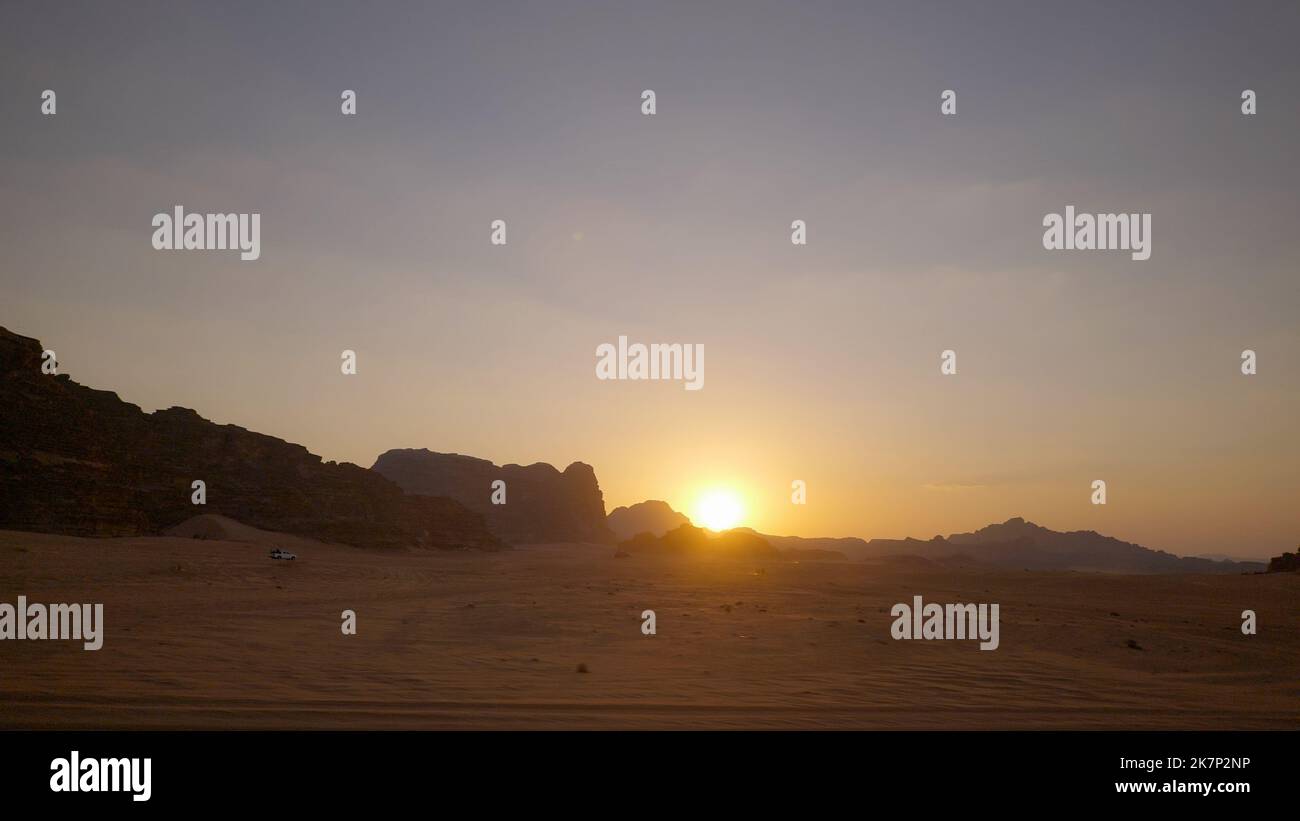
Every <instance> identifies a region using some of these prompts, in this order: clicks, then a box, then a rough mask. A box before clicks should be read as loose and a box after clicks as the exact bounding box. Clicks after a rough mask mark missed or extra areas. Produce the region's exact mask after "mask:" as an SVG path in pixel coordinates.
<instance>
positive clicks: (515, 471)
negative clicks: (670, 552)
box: [371, 449, 614, 544]
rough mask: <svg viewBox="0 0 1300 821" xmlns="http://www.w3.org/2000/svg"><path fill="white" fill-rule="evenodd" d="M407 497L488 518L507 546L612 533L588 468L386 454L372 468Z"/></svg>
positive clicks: (605, 538)
mask: <svg viewBox="0 0 1300 821" xmlns="http://www.w3.org/2000/svg"><path fill="white" fill-rule="evenodd" d="M371 469H372V470H374V471H375V472H377V473H380V474H382V475H384V476H386V477H388V478H389V479H392V480H393V481H394V482H396V483H397V484H398V485H400V486H401V487H402V489H403V490H405V491H406V492H407V493H412V494H421V495H434V496H449V497H451V498H453V499H455V500H456V501H458V502H460V503H462V504H464V505H465V506H466V507H468V508H469V509H470V510H473V511H475V512H477V513H480V514H482V515H483V516H484V518H486V519H487V523H488V527H489V528H490V529H491V530H492V532H493V533H494V534H496V535H497V536H499V537H501V538H502V539H505V540H506V541H508V542H514V543H516V544H521V543H525V542H599V543H604V544H610V543H613V541H614V534H613V533H612V532H611V531H610V529H609V527H608V526H606V524H605V498H604V496H603V495H601V492H600V485H599V484H598V483H597V482H596V472H595V471H594V470H592V468H591V466H590V465H586V464H583V463H582V462H574V463H573V464H571V465H569V466H568V467H567V468H565V469H564V472H563V473H561V472H560V471H559V470H556V469H555V468H554V467H552V466H551V465H548V464H545V463H542V462H539V463H537V464H533V465H527V466H523V465H503V466H497V465H494V464H492V463H491V462H489V461H487V460H486V459H475V458H474V457H472V456H462V455H460V454H458V453H435V452H433V451H430V450H424V449H420V450H411V449H404V450H390V451H388V452H387V453H384V454H382V455H380V457H379V459H378V460H376V461H375V465H374V467H373V468H371ZM497 479H501V480H503V481H504V482H505V483H506V503H505V504H502V505H494V504H492V482H493V481H495V480H497Z"/></svg>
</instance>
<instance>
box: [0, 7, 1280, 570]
mask: <svg viewBox="0 0 1300 821" xmlns="http://www.w3.org/2000/svg"><path fill="white" fill-rule="evenodd" d="M325 5H326V4H323V3H301V4H289V3H276V4H273V5H271V4H253V3H249V4H241V3H230V2H222V3H208V4H202V5H190V4H184V3H177V2H168V3H158V4H146V3H134V2H133V3H129V4H107V3H88V4H84V5H83V4H67V3H7V4H5V5H4V6H3V7H2V8H0V78H2V79H0V253H2V254H3V265H0V325H4V326H6V327H9V328H10V329H12V330H14V331H17V332H19V333H22V334H26V335H29V336H36V337H38V338H40V339H41V340H42V341H43V342H44V343H45V344H46V346H47V347H50V348H53V349H55V350H56V351H57V352H58V355H59V360H60V367H61V371H62V372H65V373H68V374H70V375H71V376H72V378H73V379H76V380H77V381H79V382H82V383H84V384H88V385H91V386H93V387H100V388H109V389H112V390H115V391H117V392H118V393H119V394H120V395H121V396H122V397H123V398H124V399H126V400H128V401H131V402H135V403H137V404H139V405H141V406H142V407H144V408H145V409H146V410H153V409H155V408H159V407H167V406H170V405H183V406H187V407H193V408H195V409H197V410H198V411H199V412H200V413H201V414H203V415H204V416H205V417H207V418H210V419H213V420H214V421H217V422H231V423H236V424H239V425H242V426H244V427H247V428H250V429H253V430H257V431H262V432H265V433H269V434H272V435H275V436H279V437H283V438H285V439H289V440H291V441H294V442H299V443H301V444H303V445H305V446H307V447H308V448H309V449H311V450H312V451H313V452H316V453H319V454H321V455H323V456H324V457H325V458H327V459H338V460H347V461H353V462H357V463H359V464H361V465H364V466H369V465H370V464H372V463H373V461H374V459H375V457H376V456H377V455H378V454H379V453H380V452H382V451H384V450H387V449H388V448H393V447H428V448H431V449H433V450H440V451H454V452H460V453H469V454H473V455H476V456H481V457H484V458H489V459H492V460H493V461H496V462H499V463H500V462H519V463H525V464H526V463H530V462H534V461H547V462H552V463H554V464H556V465H558V466H560V467H563V466H564V465H566V464H568V463H569V462H571V461H576V460H581V461H584V462H588V463H590V464H592V465H594V466H595V468H596V471H597V475H598V477H599V479H600V482H601V486H602V488H603V490H604V492H605V499H606V504H607V507H608V508H610V509H612V508H613V507H614V506H617V505H621V504H630V503H632V502H636V501H640V500H642V499H646V498H662V499H666V500H667V501H669V502H670V503H672V504H673V505H674V506H676V507H679V508H683V509H686V510H687V511H689V510H690V508H691V506H692V504H693V501H694V499H695V497H696V496H697V495H698V493H699V492H700V490H701V489H703V488H707V487H713V486H729V487H734V488H735V489H737V490H738V491H739V492H741V493H742V494H743V495H744V497H745V500H746V503H747V505H748V508H749V514H750V515H749V516H748V517H747V518H748V523H749V524H751V525H753V526H754V527H757V528H758V529H760V530H764V531H768V532H777V533H792V534H799V535H810V536H811V535H859V536H865V537H873V536H881V537H900V536H905V535H914V536H919V537H927V538H928V537H929V536H931V535H934V534H935V533H949V532H953V531H959V530H968V529H972V528H975V527H979V526H981V525H984V524H986V523H988V522H990V521H994V520H999V521H1000V520H1002V519H1005V518H1008V517H1010V516H1015V515H1021V516H1025V517H1026V518H1029V519H1032V520H1034V521H1037V522H1039V523H1041V524H1044V525H1047V526H1050V527H1053V528H1057V529H1095V530H1099V531H1101V532H1103V533H1108V534H1112V535H1116V536H1119V537H1121V538H1125V539H1129V540H1133V541H1139V542H1141V543H1143V544H1146V545H1148V546H1151V547H1156V548H1163V549H1167V550H1170V551H1173V552H1177V553H1185V554H1188V553H1226V554H1234V555H1246V556H1267V555H1272V554H1275V553H1277V552H1278V551H1280V550H1282V549H1294V547H1295V545H1296V543H1297V542H1300V503H1298V499H1300V361H1298V360H1300V332H1298V331H1297V321H1296V317H1297V308H1300V231H1298V230H1297V229H1298V227H1300V226H1298V225H1297V205H1298V204H1300V203H1298V200H1300V197H1298V195H1297V192H1300V158H1298V157H1297V154H1298V153H1300V147H1298V146H1300V139H1298V138H1297V135H1298V134H1300V131H1298V129H1297V125H1298V124H1300V114H1298V112H1300V48H1297V46H1296V43H1297V41H1298V39H1300V38H1298V37H1297V35H1298V34H1300V5H1298V4H1295V3H1278V4H1265V3H1226V2H1224V3H1184V2H1180V3H1161V4H1157V3H1114V4H1109V3H1107V4H1093V3H1076V2H1072V3H1016V4H990V3H969V2H954V3H950V4H940V3H922V2H900V3H892V4H882V5H878V6H877V5H867V4H863V3H835V4H824V3H791V2H780V3H755V2H744V3H708V2H690V3H680V4H666V3H645V2H637V3H617V4H615V3H585V4H572V3H559V2H536V3H527V4H524V3H520V4H503V3H493V2H482V3H464V4H457V5H455V6H452V5H450V4H409V5H408V4H396V3H365V4H362V3H349V4H346V6H345V7H344V8H343V9H342V10H337V11H330V10H326V8H325ZM47 88H49V89H53V90H55V91H56V92H57V94H58V111H57V114H56V115H55V116H53V117H45V116H42V115H41V113H40V95H41V92H42V90H44V89H47ZM949 88H951V89H953V90H955V91H956V92H957V115H956V116H955V117H944V116H942V115H941V114H940V111H939V103H940V93H941V92H942V91H943V90H944V89H949ZM1246 88H1249V89H1253V90H1255V91H1256V92H1257V94H1258V101H1259V102H1258V107H1259V113H1258V114H1256V115H1255V116H1253V117H1247V116H1243V115H1242V114H1241V113H1240V95H1241V91H1242V89H1246ZM343 89H355V90H356V91H357V94H358V114H357V116H355V117H345V116H343V115H342V114H341V113H340V110H339V106H340V99H339V95H340V92H341V91H342V90H343ZM643 89H654V90H655V92H656V93H657V97H658V99H657V104H658V111H657V113H656V114H655V115H654V116H652V117H647V116H643V115H642V114H641V112H640V105H641V98H640V95H641V92H642V90H643ZM177 204H181V205H184V206H185V207H186V208H187V209H188V210H191V211H204V212H206V211H222V212H258V213H260V214H261V215H262V237H261V243H262V257H261V259H260V260H258V261H256V262H241V261H240V260H239V258H238V255H237V254H233V253H226V252H206V253H204V252H166V251H155V250H153V248H152V247H151V244H150V238H151V236H152V228H151V226H150V220H151V218H152V217H153V215H154V214H155V213H158V212H162V211H170V210H171V208H172V207H173V206H175V205H177ZM1066 205H1075V206H1077V207H1078V208H1079V209H1080V210H1082V211H1091V212H1094V213H1096V212H1112V211H1124V212H1149V213H1151V214H1152V224H1153V228H1152V248H1153V251H1152V255H1151V259H1150V260H1149V261H1146V262H1134V261H1132V260H1130V258H1129V255H1128V254H1126V253H1122V252H1092V253H1078V252H1076V253H1067V252H1048V251H1045V250H1043V247H1042V233H1043V228H1042V219H1043V216H1044V214H1046V213H1048V212H1060V211H1062V210H1063V209H1064V207H1065V206H1066ZM494 219H504V220H506V221H507V223H508V226H509V229H508V230H509V234H508V237H509V244H508V245H506V246H504V247H494V246H492V245H490V244H489V241H488V236H489V228H488V226H489V224H490V223H491V221H492V220H494ZM794 219H803V220H806V221H807V223H808V238H809V239H808V244H807V246H804V247H796V246H793V245H792V244H791V243H790V223H791V221H792V220H794ZM620 334H623V335H627V336H628V337H630V338H631V339H632V340H633V341H642V342H683V343H703V344H704V346H705V350H706V358H705V388H704V389H703V390H700V391H686V390H684V389H683V386H682V384H681V383H679V382H627V381H599V380H597V379H596V378H595V371H594V367H595V349H596V346H597V345H599V344H600V343H602V342H613V341H615V340H616V338H617V337H618V336H619V335H620ZM1245 348H1252V349H1254V350H1256V351H1257V352H1258V357H1259V373H1258V374H1257V375H1255V376H1249V377H1248V376H1243V375H1242V374H1241V373H1240V368H1239V366H1240V356H1241V351H1242V350H1243V349H1245ZM343 349H353V350H355V351H356V352H357V354H358V369H359V372H358V374H357V375H356V376H352V377H344V376H343V375H341V373H340V369H339V363H340V359H339V357H340V352H341V351H342V350H343ZM944 349H953V350H955V351H956V352H957V357H958V373H957V374H956V375H955V376H950V377H945V376H942V375H941V374H940V372H939V355H940V352H941V351H943V350H944ZM0 401H3V400H2V398H0ZM794 479H802V480H804V481H806V482H807V486H808V503H807V505H806V506H802V507H799V506H795V505H792V504H791V503H790V483H791V481H792V480H794ZM1094 479H1104V480H1106V482H1107V483H1108V504H1107V505H1105V506H1104V507H1103V506H1096V505H1093V504H1091V503H1090V496H1091V489H1090V483H1091V482H1092V480H1094Z"/></svg>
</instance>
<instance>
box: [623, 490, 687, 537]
mask: <svg viewBox="0 0 1300 821" xmlns="http://www.w3.org/2000/svg"><path fill="white" fill-rule="evenodd" d="M605 521H606V522H607V523H608V524H609V529H610V530H612V531H614V535H615V536H617V537H618V538H619V540H620V541H621V540H623V539H630V538H632V537H633V536H635V535H637V534H638V533H649V534H651V535H652V536H662V535H664V534H665V533H667V532H668V531H670V530H674V529H676V528H678V527H681V526H682V525H688V524H691V520H690V519H688V518H686V516H685V515H684V514H682V513H678V512H677V511H675V510H673V509H672V507H670V506H669V505H668V503H667V502H660V501H657V500H654V499H652V500H650V501H646V502H637V503H636V504H634V505H629V506H627V507H616V508H614V510H613V511H611V512H610V514H609V516H607V517H605Z"/></svg>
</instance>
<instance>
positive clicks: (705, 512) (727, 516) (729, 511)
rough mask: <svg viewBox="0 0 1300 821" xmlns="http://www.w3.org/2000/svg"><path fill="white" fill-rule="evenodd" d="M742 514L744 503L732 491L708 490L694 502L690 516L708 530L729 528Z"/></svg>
mask: <svg viewBox="0 0 1300 821" xmlns="http://www.w3.org/2000/svg"><path fill="white" fill-rule="evenodd" d="M744 515H745V505H744V504H743V503H742V502H741V501H740V496H739V495H737V494H736V493H735V492H734V491H730V490H710V491H707V492H705V493H704V495H702V496H700V498H699V499H698V500H697V501H696V502H695V511H694V515H692V517H691V518H692V519H694V520H695V523H696V524H697V525H702V526H703V527H707V528H708V529H709V530H729V529H731V528H733V527H735V526H736V525H738V524H740V520H741V518H742V517H743V516H744Z"/></svg>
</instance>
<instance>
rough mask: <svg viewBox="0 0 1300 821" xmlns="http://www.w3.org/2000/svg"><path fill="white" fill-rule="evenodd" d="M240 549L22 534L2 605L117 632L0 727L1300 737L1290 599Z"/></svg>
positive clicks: (831, 569)
mask: <svg viewBox="0 0 1300 821" xmlns="http://www.w3.org/2000/svg"><path fill="white" fill-rule="evenodd" d="M233 525H238V523H233V524H227V523H225V522H220V521H212V520H207V521H201V522H196V523H191V526H190V527H189V530H188V533H189V536H190V537H185V538H182V537H174V538H173V537H163V538H124V539H99V540H95V539H78V538H73V537H67V536H53V535H42V534H29V533H16V532H0V597H3V599H4V600H6V601H13V600H14V598H15V597H16V596H17V595H18V594H24V595H27V596H28V597H29V598H30V599H33V600H37V599H39V600H43V601H52V602H54V601H99V602H104V604H105V630H106V635H105V639H104V647H103V649H102V650H100V651H98V652H86V651H84V650H82V649H81V647H80V644H77V643H73V642H52V641H5V642H3V643H0V654H3V660H4V675H3V676H0V703H3V704H4V705H5V707H4V709H3V710H0V726H3V727H5V728H47V727H61V728H119V727H120V728H215V727H236V728H275V727H300V728H310V727H320V728H475V727H477V728H586V727H592V728H622V727H632V728H651V727H678V728H681V727H702V728H703V727H721V728H749V727H765V728H945V727H956V728H1067V727H1085V728H1088V727H1091V728H1126V729H1127V728H1255V727H1261V728H1270V727H1274V728H1287V729H1300V631H1297V629H1296V628H1297V615H1298V610H1300V608H1298V607H1297V602H1300V576H1297V575H1295V574H1273V575H1249V576H1116V575H1093V574H1081V573H1066V572H1061V573H1049V572H1032V573H1031V572H1023V571H1022V572H1010V571H1002V570H998V571H988V570H978V569H964V568H952V567H943V566H938V565H934V566H930V565H927V564H920V563H894V562H875V563H822V562H803V563H792V562H782V561H771V562H766V563H763V562H755V561H753V560H730V561H729V560H710V559H693V558H686V557H665V556H647V555H634V556H631V557H628V558H621V559H615V558H613V550H612V549H611V548H606V547H593V546H554V545H552V546H545V547H541V546H539V547H531V548H523V549H520V550H515V551H510V552H506V553H500V554H460V553H448V554H441V553H439V554H417V553H401V554H395V553H389V552H376V551H365V550H359V549H356V548H347V547H338V546H331V545H324V544H319V543H310V542H308V541H307V540H300V541H290V540H288V539H283V538H282V537H280V536H279V535H278V534H270V535H269V536H268V535H266V534H265V532H264V531H257V532H253V533H250V532H248V531H249V530H252V529H248V530H245V529H243V526H242V525H241V526H238V527H234V526H233ZM195 533H199V534H200V535H208V534H215V535H224V536H226V537H227V539H224V540H217V539H212V538H192V536H193V535H194V534H195ZM268 538H273V539H277V540H279V541H277V544H283V545H285V546H290V547H291V549H293V550H295V552H297V553H298V554H299V557H300V559H299V560H298V561H297V562H293V563H288V562H276V561H272V560H270V559H269V558H268V557H267V555H266V553H267V542H266V539H268ZM235 539H240V540H235ZM915 594H922V595H924V596H925V597H926V599H927V600H934V601H945V600H946V601H981V602H999V603H1000V605H1001V613H1002V616H1001V618H1002V628H1001V631H1002V640H1001V648H1000V649H998V650H997V651H995V652H980V651H979V650H978V649H977V648H976V647H975V645H973V644H971V643H966V642H919V641H913V642H906V641H901V642H900V641H893V640H891V639H890V636H889V625H890V621H891V619H890V616H889V609H890V607H891V606H892V605H893V604H894V603H895V602H900V601H908V600H910V597H911V596H913V595H915ZM345 608H350V609H353V610H355V611H356V612H357V616H358V628H359V633H358V635H356V636H343V635H341V633H340V630H339V624H340V612H341V611H342V610H343V609H345ZM647 608H649V609H654V610H655V611H656V614H657V628H658V634H657V635H655V636H651V637H647V636H643V635H642V634H641V632H640V629H639V628H640V624H641V622H640V618H639V616H640V613H641V611H642V610H644V609H647ZM1246 608H1251V609H1254V610H1256V611H1257V613H1258V615H1259V622H1260V627H1259V634H1258V635H1256V636H1243V635H1242V634H1241V632H1240V629H1239V625H1240V618H1239V615H1240V613H1241V611H1242V610H1243V609H1246ZM1130 641H1132V643H1134V644H1136V645H1137V647H1138V648H1140V649H1134V648H1132V647H1130V646H1129V643H1130ZM579 665H586V669H587V670H588V671H589V672H587V673H580V672H577V670H578V667H579Z"/></svg>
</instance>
